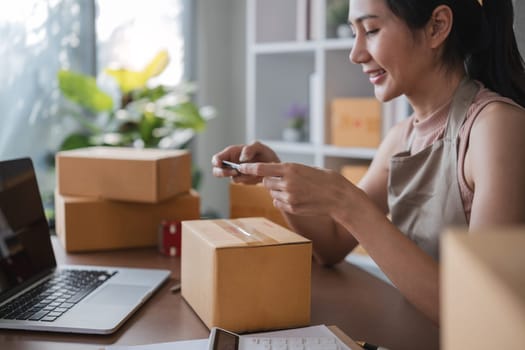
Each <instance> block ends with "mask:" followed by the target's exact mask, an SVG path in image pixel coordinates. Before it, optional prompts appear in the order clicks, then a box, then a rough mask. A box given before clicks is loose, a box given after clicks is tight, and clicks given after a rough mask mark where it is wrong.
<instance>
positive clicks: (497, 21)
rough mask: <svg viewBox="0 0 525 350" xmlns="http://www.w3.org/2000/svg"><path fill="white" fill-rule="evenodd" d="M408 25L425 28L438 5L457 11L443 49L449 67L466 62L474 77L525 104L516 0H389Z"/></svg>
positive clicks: (524, 84) (393, 9)
mask: <svg viewBox="0 0 525 350" xmlns="http://www.w3.org/2000/svg"><path fill="white" fill-rule="evenodd" d="M385 1H386V3H387V4H388V7H389V8H390V10H391V11H392V12H393V13H394V14H395V15H396V16H397V17H399V18H401V19H402V20H403V21H404V22H405V23H407V25H408V26H409V28H411V29H413V30H415V29H421V28H423V27H424V26H425V25H426V24H427V23H428V21H429V20H430V18H431V16H432V12H433V11H434V9H435V8H436V7H437V6H439V5H447V6H449V7H450V8H451V10H452V12H453V15H454V22H453V25H452V30H451V33H450V35H449V38H448V39H447V41H446V43H445V47H444V51H443V57H442V58H443V63H444V65H445V66H447V67H455V66H457V65H458V64H464V65H465V68H466V71H467V74H468V76H469V77H470V78H471V79H476V80H479V81H481V82H482V83H483V84H484V85H485V86H486V87H488V88H489V89H491V90H493V91H495V92H497V93H499V94H500V95H502V96H505V97H509V98H511V99H513V100H514V101H516V102H517V103H519V104H520V105H522V106H523V107H525V68H524V66H525V64H524V62H523V58H522V57H521V55H520V52H519V49H518V45H517V43H516V36H515V35H514V29H513V23H514V9H513V6H512V0H484V1H483V5H480V3H479V2H478V1H477V0H423V1H422V0H385Z"/></svg>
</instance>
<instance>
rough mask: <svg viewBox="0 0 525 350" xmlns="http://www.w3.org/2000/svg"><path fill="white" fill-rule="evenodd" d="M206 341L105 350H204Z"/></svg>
mask: <svg viewBox="0 0 525 350" xmlns="http://www.w3.org/2000/svg"><path fill="white" fill-rule="evenodd" d="M206 349H208V339H196V340H183V341H176V342H169V343H157V344H147V345H129V346H128V345H111V346H106V350H206Z"/></svg>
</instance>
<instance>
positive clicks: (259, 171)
mask: <svg viewBox="0 0 525 350" xmlns="http://www.w3.org/2000/svg"><path fill="white" fill-rule="evenodd" d="M285 166H286V165H285V164H283V163H242V164H240V168H239V172H241V173H242V174H247V175H253V176H260V177H268V176H274V177H282V176H284V173H285Z"/></svg>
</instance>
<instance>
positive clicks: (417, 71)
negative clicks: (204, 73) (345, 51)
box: [349, 0, 434, 101]
mask: <svg viewBox="0 0 525 350" xmlns="http://www.w3.org/2000/svg"><path fill="white" fill-rule="evenodd" d="M349 23H350V26H351V27H352V30H353V32H354V34H355V43H354V46H353V48H352V51H351V52H350V60H351V61H352V62H354V63H357V64H360V65H361V66H362V67H363V71H364V72H365V74H367V75H368V77H369V80H370V83H372V84H373V85H374V92H375V95H376V97H377V98H378V99H379V100H381V101H389V100H391V99H392V98H395V97H397V96H400V95H402V94H407V95H410V94H411V93H412V92H413V91H417V88H418V85H420V84H421V83H422V81H424V78H425V73H428V72H429V70H430V69H431V67H432V65H433V64H434V63H433V62H434V61H433V59H432V56H431V51H430V50H428V49H427V48H426V46H425V45H424V34H423V31H419V32H416V33H414V32H412V31H411V30H410V29H409V28H408V26H407V25H406V24H405V23H404V22H403V21H402V20H401V19H400V18H398V17H396V16H395V15H394V14H393V13H392V12H391V11H390V9H389V8H388V6H387V4H386V2H385V1H384V0H350V11H349Z"/></svg>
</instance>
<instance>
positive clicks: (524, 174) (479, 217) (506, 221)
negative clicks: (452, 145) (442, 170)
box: [465, 103, 525, 229]
mask: <svg viewBox="0 0 525 350" xmlns="http://www.w3.org/2000/svg"><path fill="white" fill-rule="evenodd" d="M524 135H525V112H524V111H523V110H522V109H519V108H517V107H514V106H511V105H508V104H504V103H491V104H489V105H488V106H487V107H485V108H484V109H483V110H482V111H481V112H480V114H479V116H478V118H477V119H476V121H475V122H474V125H473V127H472V131H471V133H470V143H469V148H468V151H467V154H466V157H465V179H466V181H467V184H469V186H470V187H471V188H472V189H473V190H474V198H473V202H472V211H471V218H470V229H475V228H478V227H487V226H489V227H490V226H499V225H512V224H523V223H525V153H523V150H524V149H525V137H524Z"/></svg>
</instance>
